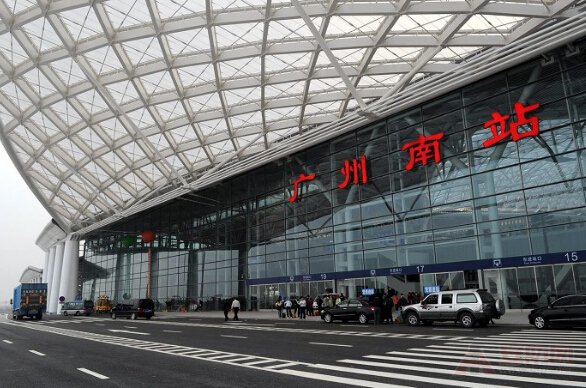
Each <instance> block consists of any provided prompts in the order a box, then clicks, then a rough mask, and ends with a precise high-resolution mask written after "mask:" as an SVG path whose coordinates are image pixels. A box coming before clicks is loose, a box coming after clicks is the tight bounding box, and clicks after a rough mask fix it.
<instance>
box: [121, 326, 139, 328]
mask: <svg viewBox="0 0 586 388" xmlns="http://www.w3.org/2000/svg"><path fill="white" fill-rule="evenodd" d="M124 327H125V328H127V329H138V327H136V326H124Z"/></svg>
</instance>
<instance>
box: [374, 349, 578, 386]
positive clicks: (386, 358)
mask: <svg viewBox="0 0 586 388" xmlns="http://www.w3.org/2000/svg"><path fill="white" fill-rule="evenodd" d="M364 357H365V358H371V359H377V360H382V361H396V362H402V363H408V362H410V363H414V364H432V365H444V366H455V367H456V368H478V367H481V368H485V369H490V370H500V371H507V372H521V373H539V374H543V373H548V374H551V375H559V376H568V375H571V376H576V377H586V372H576V371H568V370H563V371H562V370H558V369H542V368H525V367H520V366H515V367H512V366H503V365H492V364H490V365H487V363H486V362H484V363H483V362H481V363H477V362H476V363H475V362H469V361H468V358H467V357H464V359H461V361H460V362H452V361H438V360H425V359H422V358H420V357H419V358H405V357H392V356H376V355H370V356H364ZM379 364H381V363H379ZM382 365H388V364H382ZM391 365H393V367H395V366H396V364H391ZM372 366H375V365H372ZM376 366H380V365H376ZM398 368H401V369H407V368H409V369H410V368H412V367H411V366H404V365H401V366H398ZM452 373H454V371H453V370H452ZM511 377H512V376H511ZM542 380H544V379H542ZM551 381H552V383H553V382H555V381H557V380H551Z"/></svg>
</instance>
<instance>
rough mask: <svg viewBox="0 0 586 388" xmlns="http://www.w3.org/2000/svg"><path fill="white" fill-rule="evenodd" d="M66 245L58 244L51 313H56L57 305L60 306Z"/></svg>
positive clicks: (50, 300)
mask: <svg viewBox="0 0 586 388" xmlns="http://www.w3.org/2000/svg"><path fill="white" fill-rule="evenodd" d="M64 248H65V243H64V242H63V241H60V242H58V243H57V249H56V250H55V267H54V268H53V280H52V284H51V299H49V312H50V313H56V312H57V305H58V304H59V303H58V302H59V284H60V283H61V267H62V266H63V250H64Z"/></svg>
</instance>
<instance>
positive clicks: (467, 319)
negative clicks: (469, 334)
mask: <svg viewBox="0 0 586 388" xmlns="http://www.w3.org/2000/svg"><path fill="white" fill-rule="evenodd" d="M460 323H461V324H462V326H463V327H465V328H467V329H468V328H471V327H473V326H474V323H475V322H474V316H473V315H472V314H470V313H462V315H460Z"/></svg>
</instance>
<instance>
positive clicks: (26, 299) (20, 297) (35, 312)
mask: <svg viewBox="0 0 586 388" xmlns="http://www.w3.org/2000/svg"><path fill="white" fill-rule="evenodd" d="M46 307H47V283H22V284H20V285H18V286H17V287H16V288H15V289H14V298H13V299H12V319H15V320H20V319H23V318H24V317H28V318H30V319H36V320H41V319H43V313H44V312H45V310H46Z"/></svg>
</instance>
